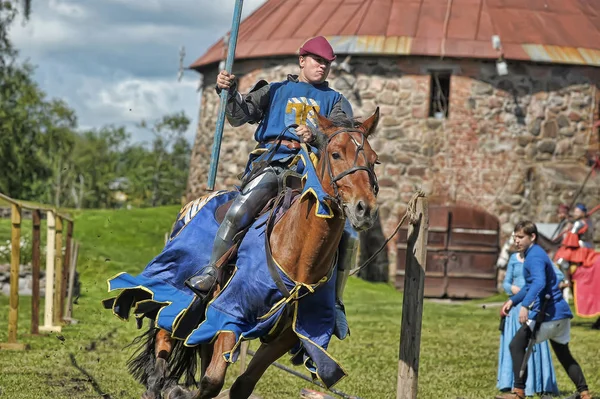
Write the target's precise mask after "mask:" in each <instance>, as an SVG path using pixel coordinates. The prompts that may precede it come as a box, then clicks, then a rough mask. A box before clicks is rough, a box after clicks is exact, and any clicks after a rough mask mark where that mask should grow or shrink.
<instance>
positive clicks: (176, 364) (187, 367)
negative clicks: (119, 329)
mask: <svg viewBox="0 0 600 399" xmlns="http://www.w3.org/2000/svg"><path fill="white" fill-rule="evenodd" d="M158 331H159V330H158V329H157V328H155V327H154V326H153V325H152V324H150V327H149V328H148V330H146V331H145V332H144V333H142V334H140V335H139V336H137V337H136V338H134V340H133V341H132V342H131V343H130V344H129V345H127V346H126V348H129V347H133V346H135V347H136V348H135V350H134V352H133V354H132V355H131V357H130V358H129V360H128V361H127V369H128V371H129V374H131V375H132V376H133V378H134V379H136V380H137V381H138V382H139V383H140V384H142V385H144V386H148V382H149V378H151V377H152V376H153V375H154V372H155V368H156V355H155V347H156V333H157V332H158ZM173 341H174V342H173V349H172V350H171V353H170V355H169V358H168V365H169V373H168V380H169V381H170V382H172V383H177V382H178V381H180V380H181V379H182V377H183V383H184V385H185V386H196V385H197V379H196V373H197V371H198V365H199V360H200V350H201V347H200V346H196V347H187V346H185V345H184V344H183V341H182V340H179V339H175V340H173Z"/></svg>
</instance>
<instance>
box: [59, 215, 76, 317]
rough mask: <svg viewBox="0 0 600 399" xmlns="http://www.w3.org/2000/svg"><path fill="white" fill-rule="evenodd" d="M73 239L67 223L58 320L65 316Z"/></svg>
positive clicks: (71, 223) (70, 227) (71, 228)
mask: <svg viewBox="0 0 600 399" xmlns="http://www.w3.org/2000/svg"><path fill="white" fill-rule="evenodd" d="M72 239H73V222H72V221H67V240H66V244H65V257H64V265H63V269H62V270H63V271H62V282H61V288H62V289H61V293H60V319H61V320H63V319H64V316H65V311H64V309H65V298H66V297H67V285H68V281H69V264H70V262H71V250H72V248H71V246H72V244H71V242H72Z"/></svg>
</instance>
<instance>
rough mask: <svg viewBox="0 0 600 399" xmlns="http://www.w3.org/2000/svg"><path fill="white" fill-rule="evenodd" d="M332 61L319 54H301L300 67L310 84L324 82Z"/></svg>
mask: <svg viewBox="0 0 600 399" xmlns="http://www.w3.org/2000/svg"><path fill="white" fill-rule="evenodd" d="M330 66H331V63H330V62H329V61H327V60H326V59H324V58H322V57H319V56H317V55H310V54H309V55H304V56H300V69H301V70H302V74H303V75H304V78H305V79H306V81H307V82H308V83H310V84H320V83H323V82H324V81H325V80H326V79H327V76H328V75H329V69H330Z"/></svg>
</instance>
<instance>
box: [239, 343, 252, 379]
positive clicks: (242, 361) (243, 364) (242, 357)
mask: <svg viewBox="0 0 600 399" xmlns="http://www.w3.org/2000/svg"><path fill="white" fill-rule="evenodd" d="M249 345H250V341H243V342H242V347H241V348H240V375H242V374H244V372H245V371H246V358H247V355H248V346H249Z"/></svg>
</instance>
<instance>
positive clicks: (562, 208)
mask: <svg viewBox="0 0 600 399" xmlns="http://www.w3.org/2000/svg"><path fill="white" fill-rule="evenodd" d="M558 210H559V212H560V211H563V212H569V205H567V204H559V205H558Z"/></svg>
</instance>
